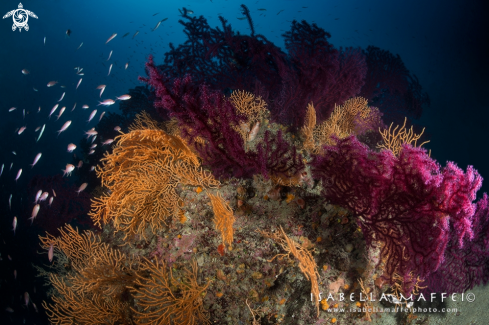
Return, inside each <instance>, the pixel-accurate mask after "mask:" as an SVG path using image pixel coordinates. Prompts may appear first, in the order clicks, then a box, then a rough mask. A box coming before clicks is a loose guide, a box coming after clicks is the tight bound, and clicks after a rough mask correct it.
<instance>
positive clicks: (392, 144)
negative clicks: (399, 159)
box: [377, 118, 430, 156]
mask: <svg viewBox="0 0 489 325" xmlns="http://www.w3.org/2000/svg"><path fill="white" fill-rule="evenodd" d="M406 120H407V118H404V124H403V125H402V127H401V128H400V129H399V130H397V128H398V127H399V125H398V126H396V127H395V128H394V130H392V132H391V128H392V123H391V125H390V126H389V130H380V128H379V132H380V134H381V135H382V138H383V140H384V143H382V144H379V145H378V146H377V148H380V149H387V150H390V151H392V152H393V153H394V155H396V156H399V152H400V151H401V149H402V145H403V144H405V143H408V144H410V145H412V146H414V147H416V146H417V143H418V140H419V139H420V138H421V136H422V135H423V132H424V128H423V131H422V132H421V133H420V134H416V133H414V131H413V126H412V125H411V128H410V129H409V130H406ZM428 142H430V141H424V142H423V143H421V144H420V145H419V147H421V146H422V145H423V144H425V143H428Z"/></svg>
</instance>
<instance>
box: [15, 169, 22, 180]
mask: <svg viewBox="0 0 489 325" xmlns="http://www.w3.org/2000/svg"><path fill="white" fill-rule="evenodd" d="M20 175H22V168H21V169H19V171H18V172H17V176H15V181H16V182H17V180H18V179H19V177H20Z"/></svg>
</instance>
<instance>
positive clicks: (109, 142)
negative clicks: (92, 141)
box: [102, 139, 114, 146]
mask: <svg viewBox="0 0 489 325" xmlns="http://www.w3.org/2000/svg"><path fill="white" fill-rule="evenodd" d="M112 142H114V139H107V140H105V141H104V142H103V143H102V145H103V146H106V145H108V144H111V143H112Z"/></svg>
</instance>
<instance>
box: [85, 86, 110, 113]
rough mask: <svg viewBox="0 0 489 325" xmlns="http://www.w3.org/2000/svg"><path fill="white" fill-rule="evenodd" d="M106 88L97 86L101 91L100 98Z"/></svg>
mask: <svg viewBox="0 0 489 325" xmlns="http://www.w3.org/2000/svg"><path fill="white" fill-rule="evenodd" d="M105 87H106V86H105V85H99V86H97V89H100V96H99V97H102V94H103V93H104V90H105ZM87 108H88V107H87Z"/></svg>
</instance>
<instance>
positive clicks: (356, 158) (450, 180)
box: [312, 136, 482, 292]
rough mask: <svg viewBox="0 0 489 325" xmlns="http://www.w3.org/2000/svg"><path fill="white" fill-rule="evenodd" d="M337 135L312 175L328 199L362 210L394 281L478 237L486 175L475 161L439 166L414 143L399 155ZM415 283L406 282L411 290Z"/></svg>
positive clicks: (422, 271) (434, 264)
mask: <svg viewBox="0 0 489 325" xmlns="http://www.w3.org/2000/svg"><path fill="white" fill-rule="evenodd" d="M334 141H335V142H336V145H334V146H326V147H325V149H326V150H325V155H324V156H318V157H316V158H315V159H314V161H313V162H312V166H313V175H314V176H315V178H316V179H321V180H322V182H323V193H324V196H325V197H326V198H327V199H328V200H329V201H331V202H332V203H334V204H338V205H341V206H344V207H347V208H349V209H350V210H351V211H353V212H354V213H355V214H356V215H357V216H358V218H359V224H360V226H361V228H362V231H363V233H364V236H365V239H366V241H367V244H368V245H370V246H372V245H375V243H382V245H381V256H382V257H383V258H384V261H383V263H384V278H385V279H386V280H387V281H390V282H391V283H392V281H393V276H394V273H398V274H399V275H400V276H402V277H407V276H408V275H409V274H410V273H411V272H412V274H413V275H415V276H419V277H421V278H426V277H427V276H428V275H429V274H430V273H431V272H433V271H435V270H436V269H437V268H438V267H439V266H440V265H441V263H442V262H443V258H444V254H445V249H446V247H447V244H448V242H449V240H451V239H452V240H455V241H456V242H457V245H460V244H461V243H463V240H464V239H467V240H470V239H471V238H472V237H473V231H474V229H473V227H472V221H473V216H474V212H475V204H474V203H473V200H474V199H475V195H476V192H477V191H478V190H479V188H480V186H481V184H482V178H481V177H480V175H479V174H478V173H477V172H476V171H475V170H474V169H473V168H472V167H470V166H469V168H468V169H467V172H466V173H464V172H463V171H462V170H461V169H460V168H458V167H457V166H456V165H455V164H453V163H448V164H447V166H446V167H444V168H440V165H439V164H438V163H437V162H436V161H434V160H433V159H431V158H430V157H429V156H428V155H427V154H426V151H425V150H424V149H421V148H414V147H412V146H410V145H404V147H403V150H402V151H401V153H400V155H399V157H396V156H394V155H393V154H392V152H391V151H387V150H384V151H382V152H380V153H376V152H373V151H371V150H369V149H368V148H367V147H366V146H365V145H363V144H361V143H360V142H359V141H358V140H357V139H356V138H355V137H354V136H351V137H348V138H345V139H338V138H334ZM451 229H452V231H451ZM379 263H380V262H379ZM413 285H414V283H408V284H406V287H405V288H404V289H405V290H406V292H410V291H411V290H412V288H413Z"/></svg>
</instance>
